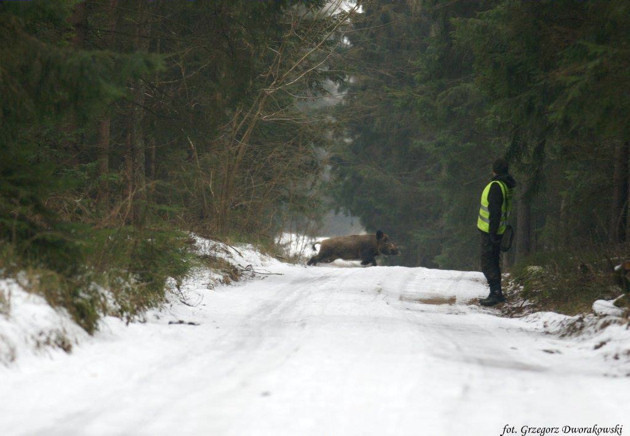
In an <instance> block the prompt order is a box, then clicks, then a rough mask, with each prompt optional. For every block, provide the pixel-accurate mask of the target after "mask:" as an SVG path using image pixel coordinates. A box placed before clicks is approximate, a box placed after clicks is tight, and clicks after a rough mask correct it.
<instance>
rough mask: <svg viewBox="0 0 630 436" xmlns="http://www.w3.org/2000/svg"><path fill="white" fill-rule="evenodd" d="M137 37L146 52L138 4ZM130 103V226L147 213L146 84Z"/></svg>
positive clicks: (136, 88) (136, 85)
mask: <svg viewBox="0 0 630 436" xmlns="http://www.w3.org/2000/svg"><path fill="white" fill-rule="evenodd" d="M137 14H138V15H137V25H136V35H135V39H134V48H135V50H136V51H145V52H146V51H148V48H149V26H148V21H147V13H146V4H145V2H138V10H137ZM132 88H133V100H132V102H131V113H130V116H129V122H128V129H129V137H128V141H127V147H128V150H127V153H126V156H125V158H126V160H128V161H127V162H126V165H125V166H126V168H127V170H128V179H127V185H128V187H127V189H128V195H129V196H128V199H129V201H130V202H131V204H130V205H129V207H130V209H129V210H130V212H131V214H130V216H129V217H128V219H130V221H131V223H133V224H141V223H142V221H143V219H144V211H145V209H146V150H145V139H144V129H143V125H142V123H143V119H144V103H145V84H144V81H143V80H142V79H137V80H134V81H133V83H132Z"/></svg>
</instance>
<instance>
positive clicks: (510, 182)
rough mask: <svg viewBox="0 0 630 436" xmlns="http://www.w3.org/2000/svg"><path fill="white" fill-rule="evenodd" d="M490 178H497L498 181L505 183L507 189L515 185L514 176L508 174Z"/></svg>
mask: <svg viewBox="0 0 630 436" xmlns="http://www.w3.org/2000/svg"><path fill="white" fill-rule="evenodd" d="M492 180H498V181H500V182H503V183H505V185H506V186H507V187H508V188H509V189H513V188H514V187H515V186H516V180H514V177H512V176H511V175H509V174H499V175H496V176H494V177H493V179H492Z"/></svg>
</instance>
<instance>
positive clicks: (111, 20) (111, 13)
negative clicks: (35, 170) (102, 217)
mask: <svg viewBox="0 0 630 436" xmlns="http://www.w3.org/2000/svg"><path fill="white" fill-rule="evenodd" d="M117 6H118V0H110V2H109V7H108V9H107V11H106V14H107V31H108V32H109V34H108V35H107V36H106V37H105V38H104V40H105V48H107V49H109V50H114V43H115V37H114V35H115V32H116V8H117ZM110 128H111V115H110V114H107V115H105V116H104V118H103V119H102V120H101V121H100V122H99V128H98V145H97V161H98V179H99V185H98V193H97V202H98V204H99V206H100V208H101V210H106V209H107V208H108V207H109V183H108V181H107V178H108V176H109V153H110V142H111V134H110Z"/></svg>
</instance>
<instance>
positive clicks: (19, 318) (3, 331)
mask: <svg viewBox="0 0 630 436" xmlns="http://www.w3.org/2000/svg"><path fill="white" fill-rule="evenodd" d="M0 298H1V299H2V301H4V302H5V305H6V308H5V310H4V313H1V314H0V363H3V364H5V365H6V364H9V363H11V362H13V361H14V360H16V359H17V358H18V357H21V356H22V355H24V354H36V355H39V354H46V353H49V352H50V349H51V348H58V349H62V350H64V351H66V352H70V351H71V350H72V347H73V346H74V345H76V344H78V343H79V342H80V341H82V340H84V339H85V338H86V337H88V334H87V333H86V332H85V330H83V329H82V328H81V327H79V326H78V325H77V324H75V323H74V321H73V320H72V318H71V317H70V315H69V314H68V313H67V312H66V311H65V310H60V309H53V308H52V307H51V306H49V305H48V303H47V302H46V300H45V299H44V298H42V297H40V296H39V295H35V294H32V293H29V292H27V291H25V290H24V288H23V287H22V286H21V285H20V284H19V283H18V282H17V281H15V280H13V279H8V280H7V279H3V280H0Z"/></svg>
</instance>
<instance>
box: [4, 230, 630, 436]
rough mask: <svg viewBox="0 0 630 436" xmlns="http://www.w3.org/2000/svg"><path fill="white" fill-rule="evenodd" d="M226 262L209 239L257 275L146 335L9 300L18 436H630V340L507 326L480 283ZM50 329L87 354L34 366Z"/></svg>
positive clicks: (184, 308)
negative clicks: (597, 430)
mask: <svg viewBox="0 0 630 436" xmlns="http://www.w3.org/2000/svg"><path fill="white" fill-rule="evenodd" d="M215 244H216V243H214V242H211V241H205V240H203V239H200V238H199V239H197V245H198V248H199V249H200V250H202V251H203V250H208V251H207V253H208V254H213V255H217V253H222V254H220V255H221V256H223V257H224V259H226V260H229V261H230V262H233V263H234V264H235V265H237V267H238V268H240V269H242V270H245V271H251V272H252V273H254V272H256V273H257V274H255V275H254V274H252V275H251V276H250V278H249V279H247V280H245V281H243V282H241V283H238V284H236V285H234V286H224V285H221V284H220V278H219V277H217V276H215V275H213V274H212V273H209V272H208V271H205V270H198V271H195V272H194V273H193V274H192V275H191V277H190V278H189V280H187V281H186V282H185V283H183V284H182V285H181V286H180V287H179V289H177V288H175V287H174V286H173V288H172V290H171V293H170V297H169V298H170V301H169V304H167V305H166V307H165V308H164V309H163V310H160V311H152V312H149V313H148V314H147V316H146V322H144V323H131V324H129V325H126V324H125V323H124V322H122V321H121V320H119V319H116V318H112V317H108V318H105V319H104V320H103V321H102V323H101V325H100V329H99V331H98V332H97V333H96V334H95V335H94V336H92V337H90V336H87V335H85V334H84V333H81V332H77V331H75V330H74V329H75V328H76V326H75V327H72V325H67V322H68V318H67V316H65V315H64V314H63V313H59V312H56V311H52V312H51V309H50V308H48V310H46V309H45V308H44V307H41V306H45V304H43V303H42V301H39V300H37V298H31V297H32V296H30V295H23V294H26V293H24V291H21V290H20V289H19V285H17V284H16V283H15V282H10V281H3V282H0V283H2V285H0V286H2V287H0V290H2V292H4V293H5V294H7V293H8V292H7V290H10V295H11V297H10V309H11V312H10V313H9V315H6V314H4V315H2V314H0V323H1V324H0V332H1V333H2V334H3V335H5V336H6V337H8V338H9V339H10V341H11V342H10V343H11V344H13V345H12V347H13V350H14V353H15V355H16V356H17V359H16V360H15V361H14V362H13V363H12V364H10V365H5V366H2V365H0V412H1V413H0V435H9V436H19V435H29V436H30V435H47V436H48V435H52V436H55V435H60V436H61V435H63V436H67V435H70V436H72V435H81V436H83V435H274V436H275V435H281V436H282V435H379V436H381V435H418V434H422V435H425V434H426V435H432V436H433V435H437V436H440V435H473V436H475V435H480V436H481V435H497V436H500V435H501V434H502V433H503V432H504V431H505V430H504V428H505V426H506V425H508V426H512V427H514V431H513V432H511V433H512V434H519V435H520V434H522V429H523V427H524V426H529V427H558V429H559V434H578V433H577V431H578V429H580V428H587V427H588V428H591V429H592V428H593V426H594V425H598V426H599V427H604V426H606V427H611V428H614V427H615V426H616V425H621V426H624V427H625V428H623V430H625V431H626V432H627V431H629V430H628V428H630V414H628V413H627V405H628V404H629V403H630V377H628V375H630V354H629V352H628V350H630V343H629V338H630V331H629V330H628V328H627V325H621V324H617V323H614V322H612V321H610V320H609V319H608V318H603V319H599V318H597V319H598V320H599V321H597V322H607V321H606V320H608V321H610V325H608V326H607V327H606V328H603V326H602V325H599V326H597V325H595V324H596V323H597V322H596V323H591V322H590V321H588V320H586V321H584V320H582V321H580V320H579V319H577V318H570V317H563V316H560V315H557V314H552V313H538V314H533V315H529V316H527V317H525V318H522V319H508V318H502V317H499V316H497V314H498V311H497V310H494V309H482V308H480V307H479V306H478V305H477V304H475V300H476V299H477V298H478V297H480V296H485V294H486V293H487V290H486V285H485V282H484V280H483V276H482V275H481V274H480V273H475V272H461V271H439V270H430V269H425V268H404V267H367V268H365V267H360V266H357V265H356V263H355V264H352V263H344V264H341V265H339V264H336V263H333V264H328V265H324V266H318V267H310V268H306V267H304V266H303V265H289V264H285V263H282V262H279V261H277V260H275V259H272V258H270V257H268V256H264V255H261V254H259V253H256V252H255V250H253V248H252V247H250V246H238V247H229V246H225V245H220V246H215ZM340 266H342V267H340ZM350 266H352V267H350ZM16 295H17V297H16ZM579 322H583V323H584V327H583V328H582V329H581V331H580V334H577V333H576V334H575V335H572V336H571V335H568V336H565V337H562V336H560V335H559V333H560V332H566V331H567V328H566V327H567V325H569V324H570V323H573V325H578V324H579ZM42 326H49V327H47V329H48V331H51V332H52V331H54V329H55V328H57V329H61V331H63V332H64V333H65V334H66V336H67V337H70V338H72V341H74V342H73V344H74V347H73V350H72V353H71V354H66V353H64V352H62V351H55V350H52V349H51V350H49V351H48V352H47V353H46V355H45V356H42V355H41V354H39V355H37V354H36V353H31V352H27V350H30V349H32V348H33V344H34V343H35V342H34V341H35V340H34V339H32V337H33V334H34V333H36V332H37V331H39V330H40V329H41V328H42ZM55 326H57V327H55ZM60 326H61V327H60ZM11 329H13V330H11ZM575 330H576V332H577V331H578V330H580V329H577V328H576V329H575ZM7 332H9V333H7ZM29 338H30V339H29ZM564 426H569V427H567V428H568V430H567V431H568V432H565V433H563V432H562V429H563V428H564ZM529 427H528V428H529ZM571 429H575V432H573V430H571ZM582 433H584V431H583V432H582ZM530 434H534V433H533V432H531V433H530ZM538 434H540V432H539V433H538Z"/></svg>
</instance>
